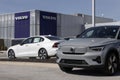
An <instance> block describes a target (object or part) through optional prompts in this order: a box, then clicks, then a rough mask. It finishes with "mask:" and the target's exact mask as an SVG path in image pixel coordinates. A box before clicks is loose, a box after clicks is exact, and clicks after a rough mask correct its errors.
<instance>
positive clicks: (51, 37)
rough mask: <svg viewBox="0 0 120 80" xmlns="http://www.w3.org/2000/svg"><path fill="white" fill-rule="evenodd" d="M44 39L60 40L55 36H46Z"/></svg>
mask: <svg viewBox="0 0 120 80" xmlns="http://www.w3.org/2000/svg"><path fill="white" fill-rule="evenodd" d="M46 38H48V39H49V40H61V39H60V38H58V37H55V36H47V37H46Z"/></svg>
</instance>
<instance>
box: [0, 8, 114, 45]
mask: <svg viewBox="0 0 120 80" xmlns="http://www.w3.org/2000/svg"><path fill="white" fill-rule="evenodd" d="M84 17H85V16H83V15H82V16H81V15H67V14H61V13H54V12H47V11H41V10H32V11H25V12H17V13H12V14H2V15H0V39H4V43H5V46H7V47H9V46H11V45H12V44H14V43H16V41H18V42H19V40H21V39H24V38H27V37H31V36H36V35H54V36H59V37H69V36H76V35H77V34H80V33H81V32H82V31H83V30H84V29H85V28H84V24H85V23H87V22H85V19H86V17H85V19H84ZM102 19H104V18H102ZM107 21H108V22H110V21H112V19H107Z"/></svg>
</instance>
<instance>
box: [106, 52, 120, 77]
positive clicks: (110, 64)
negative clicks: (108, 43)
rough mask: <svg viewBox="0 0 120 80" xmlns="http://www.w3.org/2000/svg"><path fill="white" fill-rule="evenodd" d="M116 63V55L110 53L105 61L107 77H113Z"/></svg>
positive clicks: (116, 68)
mask: <svg viewBox="0 0 120 80" xmlns="http://www.w3.org/2000/svg"><path fill="white" fill-rule="evenodd" d="M118 63H119V60H118V57H117V55H116V54H115V53H114V52H112V53H110V54H109V55H108V56H107V58H106V61H105V68H104V70H105V73H106V74H107V75H114V74H115V73H116V72H117V70H118Z"/></svg>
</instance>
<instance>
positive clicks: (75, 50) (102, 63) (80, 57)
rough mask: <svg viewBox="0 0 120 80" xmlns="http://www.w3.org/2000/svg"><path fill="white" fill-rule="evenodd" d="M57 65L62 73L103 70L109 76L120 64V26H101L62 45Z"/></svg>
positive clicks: (90, 29)
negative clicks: (85, 69) (76, 70)
mask: <svg viewBox="0 0 120 80" xmlns="http://www.w3.org/2000/svg"><path fill="white" fill-rule="evenodd" d="M57 57H58V59H57V63H58V65H59V67H60V69H61V70H62V71H65V72H68V71H72V69H73V68H75V67H79V68H88V67H92V68H93V67H94V68H98V67H100V68H102V69H103V70H104V71H105V73H107V74H108V75H113V74H115V73H116V72H117V70H118V67H119V66H118V64H119V62H120V26H99V27H92V28H89V29H87V30H85V31H84V32H83V33H82V34H81V35H79V38H76V39H74V40H69V41H65V42H63V43H61V44H60V45H59V49H58V52H57Z"/></svg>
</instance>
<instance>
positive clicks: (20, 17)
mask: <svg viewBox="0 0 120 80" xmlns="http://www.w3.org/2000/svg"><path fill="white" fill-rule="evenodd" d="M25 19H28V16H18V17H15V20H25Z"/></svg>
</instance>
